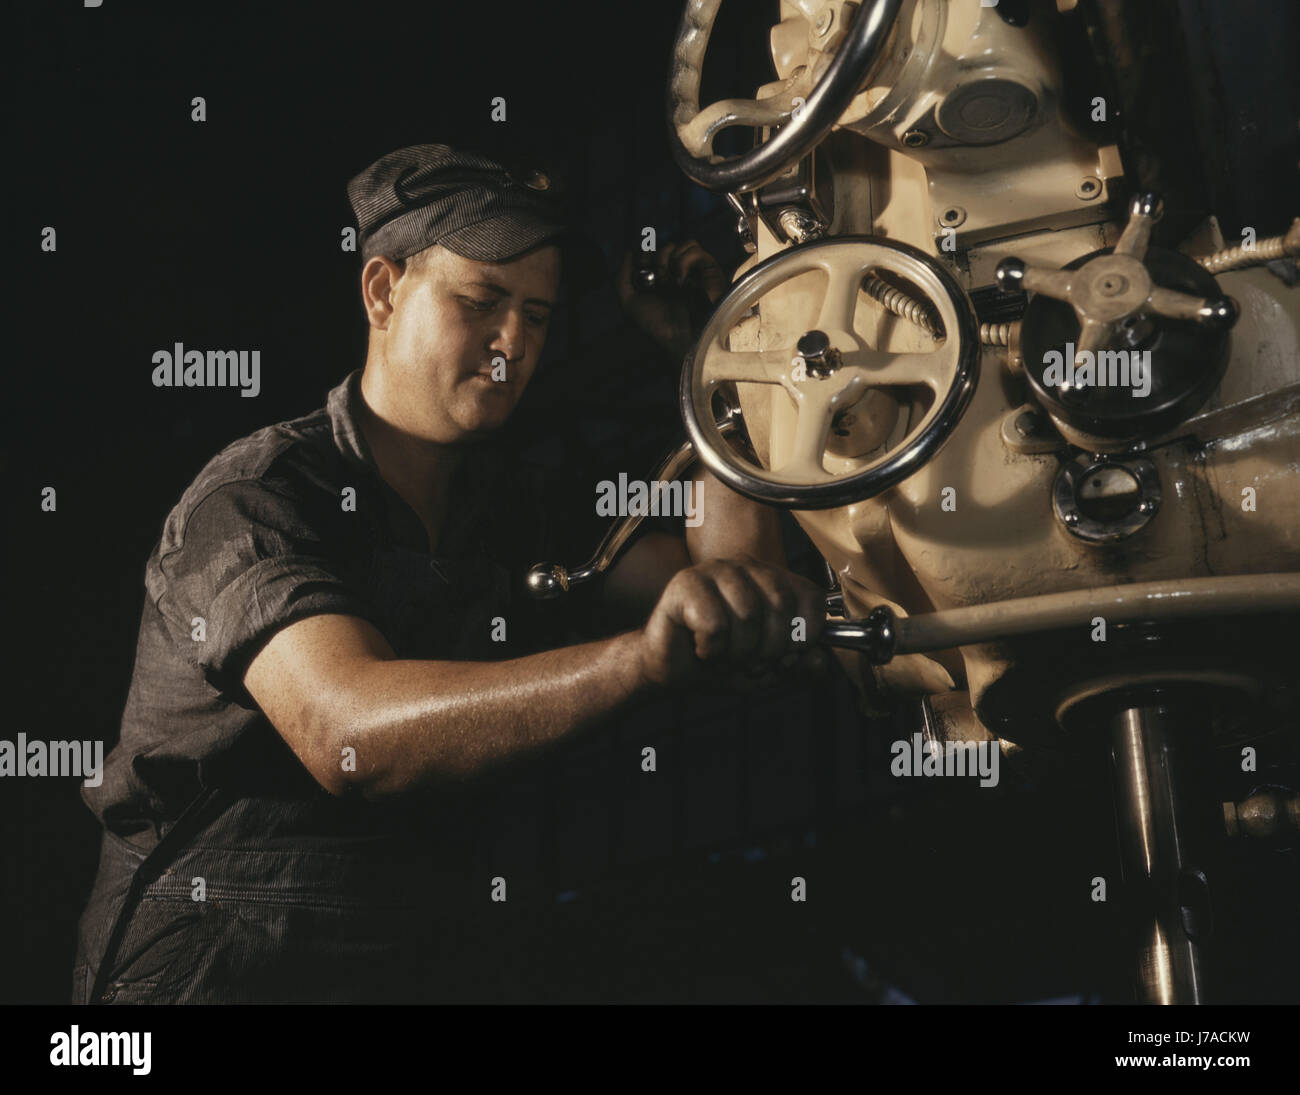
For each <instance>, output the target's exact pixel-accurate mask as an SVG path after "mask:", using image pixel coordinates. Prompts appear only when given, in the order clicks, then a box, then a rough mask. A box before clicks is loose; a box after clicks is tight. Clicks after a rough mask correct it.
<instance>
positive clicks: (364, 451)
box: [326, 369, 510, 555]
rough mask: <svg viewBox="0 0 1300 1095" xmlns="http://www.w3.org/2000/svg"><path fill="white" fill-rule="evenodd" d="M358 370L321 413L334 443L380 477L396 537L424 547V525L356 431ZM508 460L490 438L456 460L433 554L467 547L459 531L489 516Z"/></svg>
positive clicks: (360, 398) (333, 393)
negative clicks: (443, 521) (443, 522)
mask: <svg viewBox="0 0 1300 1095" xmlns="http://www.w3.org/2000/svg"><path fill="white" fill-rule="evenodd" d="M363 371H364V370H363V369H353V370H352V372H350V373H348V375H347V376H346V377H345V378H344V379H343V381H342V383H340V384H339V385H338V387H336V388H334V389H333V390H331V391H330V393H329V397H328V399H327V400H326V413H327V414H328V415H329V420H330V426H331V429H332V430H333V434H334V444H335V446H336V447H337V448H338V450H339V451H340V452H341V453H342V454H343V455H344V456H345V457H346V458H347V459H348V460H350V461H352V462H353V463H357V464H360V465H362V466H363V467H365V468H366V469H367V470H368V471H369V472H370V473H371V474H372V475H374V476H375V478H376V479H378V480H379V481H380V483H381V484H382V490H383V494H384V496H385V498H386V499H387V500H388V504H389V510H390V513H391V515H392V518H393V519H394V520H395V521H396V522H397V527H398V528H400V529H401V530H402V533H401V536H402V539H403V540H405V541H408V542H409V543H411V544H412V545H413V546H418V547H419V549H420V550H427V548H428V537H427V535H426V533H425V531H424V526H423V525H422V524H421V523H420V519H419V518H418V517H417V516H416V515H415V511H414V510H412V509H411V507H410V506H409V505H407V503H406V501H405V500H404V499H403V498H402V496H401V495H399V494H398V493H397V492H396V491H395V490H394V489H393V488H392V487H391V486H390V485H389V484H388V482H387V481H386V480H385V479H384V478H383V476H382V475H380V473H379V465H378V464H376V463H375V459H374V456H373V455H372V454H371V452H370V446H369V444H367V442H366V438H365V435H364V434H363V433H362V432H361V413H360V412H361V406H362V401H363V396H362V394H361V374H362V372H363ZM509 466H510V461H509V458H508V456H507V455H506V453H505V452H504V451H502V450H501V449H500V448H499V447H498V446H497V445H494V444H491V443H488V444H485V445H483V446H482V447H480V448H478V449H477V451H476V452H475V453H474V454H473V455H472V456H471V458H470V459H467V460H465V461H463V462H462V464H461V470H460V472H459V474H458V476H457V482H456V485H455V489H454V491H453V495H452V501H453V506H452V508H451V511H450V513H449V515H448V524H447V528H446V529H444V530H443V533H442V536H441V537H440V544H439V549H438V552H437V554H439V555H442V554H444V553H445V552H448V551H455V550H461V551H463V550H466V549H467V547H468V544H467V543H466V540H465V537H466V536H472V535H473V532H472V530H474V529H477V528H479V527H480V526H481V525H482V524H483V522H485V521H487V520H489V519H490V515H491V514H492V512H493V511H494V510H496V509H497V508H498V506H499V505H500V501H501V492H502V490H503V488H504V486H505V482H506V479H507V476H508V472H507V468H508V467H509Z"/></svg>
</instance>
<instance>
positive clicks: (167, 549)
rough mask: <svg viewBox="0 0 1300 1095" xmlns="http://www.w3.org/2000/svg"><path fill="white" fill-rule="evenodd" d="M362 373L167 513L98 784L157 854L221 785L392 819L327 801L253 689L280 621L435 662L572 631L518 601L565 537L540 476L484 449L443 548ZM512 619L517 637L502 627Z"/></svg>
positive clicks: (460, 494)
mask: <svg viewBox="0 0 1300 1095" xmlns="http://www.w3.org/2000/svg"><path fill="white" fill-rule="evenodd" d="M360 376H361V371H360V370H357V371H355V372H353V373H352V374H351V375H350V376H349V377H348V378H347V379H346V380H345V381H344V382H343V383H342V384H340V385H339V386H338V387H337V388H335V389H334V390H333V391H332V392H330V394H329V399H328V402H327V405H326V406H325V407H324V408H322V409H320V410H318V411H316V412H314V413H312V414H309V415H307V416H305V417H303V418H299V419H295V420H293V421H289V422H282V423H280V424H278V425H274V426H269V427H267V428H265V429H262V430H259V431H258V432H256V433H254V434H252V435H250V436H248V437H245V438H242V439H241V440H239V441H236V442H234V443H233V444H231V445H229V446H228V447H227V448H226V449H224V450H223V451H222V452H221V453H219V454H218V455H217V456H216V457H214V458H213V459H212V460H211V461H210V462H209V463H208V465H207V466H206V467H205V468H204V469H203V470H202V471H201V472H200V473H199V475H198V477H197V478H196V479H195V480H194V482H193V483H192V484H191V485H190V487H189V488H188V489H187V490H186V491H185V493H184V495H183V497H182V498H181V500H180V502H179V503H178V504H177V506H176V507H175V508H174V509H173V510H172V512H171V514H170V515H169V516H168V518H167V521H166V524H165V526H164V529H163V533H162V538H161V540H160V541H159V543H158V545H157V546H156V547H155V548H154V551H153V553H152V555H151V556H150V558H149V561H148V564H147V566H146V570H145V587H146V597H145V603H144V610H143V614H142V617H141V622H140V633H139V640H138V644H137V649H136V657H135V669H134V675H133V678H132V681H131V687H130V692H129V696H128V699H127V704H126V709H125V713H124V715H123V718H122V734H121V741H120V743H119V744H118V746H117V747H116V748H115V749H114V750H113V751H112V752H111V753H110V755H109V756H108V758H107V760H106V763H105V772H104V779H103V782H102V784H101V785H100V786H99V787H95V788H84V789H83V791H82V794H83V797H84V799H85V801H86V803H87V805H89V806H90V808H91V809H92V810H93V811H94V812H95V813H96V815H97V816H98V817H99V818H100V820H101V821H102V822H103V823H104V825H105V826H106V827H107V828H108V829H110V830H111V831H113V832H115V833H116V834H118V835H120V836H122V837H124V838H125V839H127V840H128V841H129V842H131V843H132V844H133V845H135V846H137V847H139V848H141V849H142V850H144V851H148V850H149V849H150V848H151V847H152V846H153V845H154V844H155V843H156V842H157V839H158V836H159V825H160V823H162V822H165V821H167V820H170V819H174V818H176V817H177V816H178V815H179V814H180V812H181V811H182V810H183V809H184V807H185V806H186V805H187V803H188V802H189V801H190V800H191V799H193V798H194V796H195V795H196V793H197V792H198V791H199V789H200V788H201V787H204V786H210V785H214V784H221V785H224V786H228V787H230V788H231V789H232V791H233V792H235V793H243V792H247V793H249V794H253V793H261V792H267V793H271V794H274V795H276V796H281V795H290V796H302V797H304V798H305V799H310V800H315V801H317V802H318V803H319V804H320V805H321V807H322V808H321V809H320V810H319V811H318V813H319V814H320V815H321V816H322V817H333V818H334V821H331V822H330V826H334V825H335V822H337V827H338V828H339V829H340V831H348V830H349V827H350V826H351V825H354V824H361V825H362V827H363V828H364V827H365V825H366V824H369V823H372V822H374V821H376V819H378V818H379V817H380V816H382V815H385V813H386V812H385V811H384V810H381V809H376V808H372V807H368V806H364V805H361V806H353V805H351V804H345V803H343V802H339V801H337V800H335V802H334V803H333V804H332V805H333V806H334V807H335V808H333V809H330V808H326V807H327V806H328V805H330V804H326V803H325V799H328V797H329V796H327V795H325V793H324V792H323V790H322V789H321V788H319V786H317V785H316V784H315V782H314V780H312V779H311V778H310V777H309V776H308V774H307V773H306V770H305V769H304V768H303V767H302V765H301V764H300V763H299V762H298V760H297V759H296V757H294V756H293V754H292V753H291V752H290V751H289V749H288V748H287V746H285V745H284V743H283V741H282V740H281V739H280V738H279V736H278V735H277V734H276V732H275V730H274V729H273V728H272V727H271V725H270V723H269V722H268V721H267V719H266V718H265V717H264V716H263V715H262V713H261V712H260V710H259V709H258V708H257V707H256V705H255V704H254V703H253V701H252V699H251V698H250V697H249V695H248V694H247V692H246V691H245V689H244V687H243V684H242V678H243V675H244V671H245V670H246V669H247V667H248V665H249V663H250V661H251V660H252V659H253V657H254V656H255V655H256V653H257V652H258V650H259V649H260V648H261V647H262V646H263V645H264V644H265V643H266V642H267V640H269V639H270V638H271V636H272V635H273V634H275V632H277V631H278V630H280V629H281V628H283V627H285V626H287V625H289V624H291V623H294V622H295V621H297V620H301V619H304V618H306V617H308V616H313V615H318V614H321V613H338V614H343V615H348V616H358V617H361V618H363V619H366V620H369V621H370V622H371V623H373V624H374V625H375V627H376V628H378V630H379V631H380V632H381V633H382V634H383V635H384V636H385V637H386V638H387V640H388V642H389V643H390V644H391V645H392V647H393V649H394V651H395V652H396V654H397V655H398V657H401V658H431V659H473V660H492V659H499V658H506V657H518V656H521V655H522V654H526V653H531V652H534V651H535V650H536V649H538V648H540V647H542V646H545V645H551V644H553V643H554V642H555V641H556V640H557V638H560V637H561V636H560V635H559V634H558V633H557V631H556V627H555V626H548V619H549V622H550V623H552V624H554V625H556V626H558V622H559V621H558V616H557V615H556V614H555V610H554V607H553V606H545V607H544V610H541V609H539V608H538V607H537V606H533V605H531V604H528V603H526V601H525V599H524V598H522V597H520V587H519V583H520V580H521V578H522V575H523V574H524V573H526V571H527V569H528V567H529V566H531V565H532V564H533V563H536V562H539V561H541V560H543V559H548V558H550V557H551V556H550V554H549V552H550V551H551V550H552V549H553V548H555V546H556V545H555V543H554V541H555V537H553V536H551V535H549V534H548V533H549V531H550V530H548V527H547V526H548V516H547V515H548V509H547V506H546V504H545V495H546V485H545V484H544V483H543V482H542V481H541V479H540V477H539V475H538V474H537V473H535V472H528V471H525V470H524V469H523V467H522V466H520V465H519V464H518V463H517V462H516V461H513V460H512V459H511V458H510V457H509V455H508V454H507V453H505V452H504V451H503V450H500V449H498V448H496V447H491V446H487V445H481V446H475V447H474V448H473V449H472V450H471V451H470V452H469V453H467V454H466V456H465V458H464V459H463V460H462V465H461V470H460V472H459V473H458V478H457V479H456V481H455V483H454V485H453V493H452V497H451V502H450V507H449V513H448V517H447V522H446V526H445V528H444V529H443V530H442V534H441V538H440V542H439V544H438V549H437V553H436V554H432V555H431V554H430V553H429V551H428V539H427V536H426V533H425V529H424V526H423V524H422V523H421V521H420V519H419V518H418V517H417V516H416V514H415V512H414V511H413V510H412V509H411V508H410V506H408V505H407V504H406V502H405V501H404V500H403V499H402V498H401V497H400V496H399V495H398V494H397V493H396V492H395V491H394V490H393V489H392V488H391V487H390V486H389V485H388V484H387V483H386V482H384V480H383V479H381V478H380V476H379V474H378V471H377V468H376V466H375V464H374V461H373V459H372V457H371V455H370V453H369V451H368V448H367V446H366V442H365V439H364V437H363V435H362V433H361V431H360V428H359V425H358V416H357V410H358V407H359V401H360V399H361V394H360ZM351 492H355V493H354V495H353V494H352V493H351ZM497 617H501V618H502V619H503V620H504V621H505V628H506V638H507V641H505V642H494V641H493V638H492V633H493V620H494V619H495V618H497ZM498 633H499V632H498ZM390 820H391V819H390ZM408 821H409V819H408V818H403V824H406V823H407V822H408Z"/></svg>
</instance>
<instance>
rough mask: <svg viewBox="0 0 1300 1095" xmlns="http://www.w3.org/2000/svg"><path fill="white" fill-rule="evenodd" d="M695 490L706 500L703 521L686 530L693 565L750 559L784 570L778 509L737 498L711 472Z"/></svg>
mask: <svg viewBox="0 0 1300 1095" xmlns="http://www.w3.org/2000/svg"><path fill="white" fill-rule="evenodd" d="M701 484H702V486H701ZM696 490H697V497H699V498H702V499H703V520H702V521H701V522H700V524H699V525H698V526H696V527H690V526H688V527H687V529H686V547H687V550H688V551H689V552H690V557H691V562H693V563H705V562H708V561H709V560H711V559H730V558H734V557H736V556H738V555H751V556H753V557H754V558H755V559H759V560H761V561H762V562H764V563H768V564H770V565H772V566H780V567H783V566H785V564H786V558H785V547H784V545H783V544H782V543H781V519H780V516H779V514H778V512H777V510H776V509H774V508H773V507H771V506H765V505H762V504H761V503H759V502H755V501H753V500H752V499H749V498H746V497H745V496H744V495H741V494H737V493H736V492H735V491H733V490H732V489H731V488H730V487H728V486H726V485H724V484H723V483H722V481H721V480H719V479H717V478H716V477H715V476H713V475H712V474H711V473H709V472H701V473H700V475H699V476H697V486H696Z"/></svg>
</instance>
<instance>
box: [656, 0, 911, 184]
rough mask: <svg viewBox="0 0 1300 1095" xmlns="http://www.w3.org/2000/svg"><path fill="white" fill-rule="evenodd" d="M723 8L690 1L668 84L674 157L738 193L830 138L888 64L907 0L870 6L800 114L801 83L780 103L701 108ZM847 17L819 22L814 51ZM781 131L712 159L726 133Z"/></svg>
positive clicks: (727, 102)
mask: <svg viewBox="0 0 1300 1095" xmlns="http://www.w3.org/2000/svg"><path fill="white" fill-rule="evenodd" d="M721 3H722V0H687V2H686V8H685V10H684V11H683V12H682V21H681V24H680V25H679V26H678V28H677V41H676V43H675V45H674V46H673V60H672V70H671V72H670V73H669V77H668V135H669V141H670V143H671V144H672V150H673V158H674V159H675V160H676V161H677V166H678V167H680V168H681V169H682V171H683V172H684V173H685V175H686V176H687V178H689V179H691V180H692V181H693V182H696V183H699V185H700V186H703V187H705V188H706V189H709V190H725V191H728V192H730V193H733V194H735V193H739V192H741V191H745V190H753V189H755V188H756V187H759V186H762V185H763V184H764V183H766V182H769V181H770V180H772V179H774V178H776V176H777V175H780V174H781V173H782V172H783V171H785V170H786V169H787V168H789V167H790V166H791V165H792V164H794V163H797V162H798V161H799V160H801V159H803V158H804V156H806V155H807V154H808V153H809V152H811V151H812V150H813V148H814V147H816V146H817V145H818V144H819V143H820V142H821V140H822V139H823V138H824V137H825V136H826V135H827V134H828V133H830V131H831V129H832V128H833V127H834V125H835V123H836V122H837V121H839V118H840V115H841V114H843V113H844V111H845V110H846V109H847V108H848V105H849V103H850V102H851V101H852V100H853V97H854V96H855V95H857V93H858V92H859V91H861V90H862V87H863V85H864V84H865V83H866V82H867V81H868V80H870V78H871V76H872V75H873V73H874V72H875V70H876V68H877V66H878V65H879V64H880V63H881V61H882V60H883V58H884V56H885V44H886V42H887V41H888V40H889V32H890V31H891V30H892V29H893V27H894V22H895V20H896V19H897V18H898V10H899V8H900V7H901V6H902V0H863V2H862V3H861V5H860V7H859V11H858V13H857V15H856V16H855V17H854V19H853V25H852V26H851V27H850V28H849V30H848V33H847V37H845V38H844V40H843V41H842V42H841V43H840V45H839V47H838V49H837V50H836V52H835V56H834V59H833V60H831V62H830V64H829V65H828V66H827V67H826V70H825V71H824V72H823V73H821V74H820V78H819V79H818V80H817V84H816V86H815V87H814V86H812V83H811V74H805V76H804V83H806V85H807V94H806V99H807V101H806V102H805V103H804V105H803V109H802V110H799V111H795V110H794V109H793V107H794V105H795V104H794V96H795V94H796V93H798V92H799V91H800V90H801V89H802V88H803V86H804V84H802V83H801V84H799V85H797V86H794V87H792V88H791V89H789V90H787V92H786V93H785V94H783V95H781V96H778V97H775V98H771V99H722V100H720V101H718V102H716V103H712V104H710V105H709V106H708V107H705V108H704V109H703V110H701V109H700V79H701V75H702V73H701V68H702V66H703V64H704V54H705V51H706V50H707V49H708V45H709V33H710V31H712V29H713V21H714V19H716V18H717V15H718V8H719V7H720V6H721ZM844 10H845V9H844V8H841V9H839V10H838V11H836V10H833V9H831V8H823V9H822V12H821V14H820V16H819V17H818V20H817V21H815V22H810V23H809V38H810V44H812V45H813V46H816V44H817V42H818V41H820V40H822V39H823V38H824V37H825V36H827V35H828V34H829V35H830V36H833V33H834V32H833V29H832V22H833V21H834V20H836V19H839V18H841V17H842V15H843V12H844ZM777 125H779V126H780V127H781V128H780V129H779V130H778V131H777V133H776V134H775V135H774V136H773V137H772V138H771V139H770V140H768V141H767V142H765V143H764V144H762V145H760V146H759V147H758V148H755V149H754V150H753V151H752V152H746V153H745V154H744V155H741V156H736V157H733V158H731V159H723V158H721V157H719V156H716V155H715V154H714V152H713V140H714V138H715V137H716V136H717V135H718V134H719V133H720V132H722V130H724V129H729V128H730V127H732V126H752V127H755V128H758V127H772V126H777Z"/></svg>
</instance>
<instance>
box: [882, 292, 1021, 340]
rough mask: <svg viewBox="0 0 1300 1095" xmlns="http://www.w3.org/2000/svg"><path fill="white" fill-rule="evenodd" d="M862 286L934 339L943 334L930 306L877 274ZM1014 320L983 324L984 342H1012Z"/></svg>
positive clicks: (895, 312)
mask: <svg viewBox="0 0 1300 1095" xmlns="http://www.w3.org/2000/svg"><path fill="white" fill-rule="evenodd" d="M862 288H863V289H864V290H865V291H866V293H867V295H868V296H870V297H871V298H872V299H873V300H878V301H880V303H881V304H883V305H884V306H885V308H886V309H887V310H888V311H890V312H892V313H893V314H894V315H896V316H900V317H901V318H903V319H906V320H908V321H909V322H911V323H915V324H916V325H917V326H918V327H920V328H921V330H923V331H924V332H925V333H926V334H928V335H929V336H930V337H931V338H938V337H939V325H938V323H937V322H936V321H935V319H934V317H933V315H932V314H931V312H930V309H929V308H927V307H926V306H925V305H924V304H923V303H922V302H921V301H919V300H917V299H916V298H915V297H912V296H908V294H907V293H904V292H903V290H901V289H895V288H894V287H893V286H892V285H889V284H887V283H886V282H883V281H881V280H880V279H879V278H878V277H875V276H874V275H870V274H869V275H868V276H867V279H866V281H865V282H863V285H862ZM1012 326H1013V324H1010V323H981V324H980V342H981V343H982V344H983V345H985V346H1009V345H1011V328H1012Z"/></svg>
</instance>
